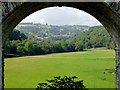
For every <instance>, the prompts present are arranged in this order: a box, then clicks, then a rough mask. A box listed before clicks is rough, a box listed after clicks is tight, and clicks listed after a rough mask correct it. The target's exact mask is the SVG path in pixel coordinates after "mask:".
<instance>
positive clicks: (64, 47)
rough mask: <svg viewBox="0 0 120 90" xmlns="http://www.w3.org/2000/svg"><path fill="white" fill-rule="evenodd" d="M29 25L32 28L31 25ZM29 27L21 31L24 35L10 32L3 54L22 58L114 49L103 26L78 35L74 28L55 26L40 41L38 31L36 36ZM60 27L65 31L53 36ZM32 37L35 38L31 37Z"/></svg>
mask: <svg viewBox="0 0 120 90" xmlns="http://www.w3.org/2000/svg"><path fill="white" fill-rule="evenodd" d="M31 25H32V26H33V24H31ZM36 26H37V25H35V27H36ZM41 26H42V25H41ZM43 26H44V27H45V28H48V27H49V28H53V26H49V25H43ZM43 26H42V27H40V26H39V24H38V27H39V28H42V30H41V32H43V29H45V28H43ZM30 27H31V26H29V28H28V30H26V29H23V30H25V31H24V33H26V34H24V33H22V30H20V31H21V32H20V31H18V30H14V31H13V32H12V34H11V35H10V37H9V39H8V41H7V42H6V45H5V53H7V54H17V55H20V56H23V55H40V54H48V53H58V52H74V51H83V50H84V49H85V48H87V49H89V48H97V47H106V48H107V49H113V48H114V44H113V41H112V39H111V37H110V36H109V34H108V32H107V31H106V30H105V28H104V27H103V26H94V27H90V28H89V29H88V30H83V31H82V32H80V33H78V32H77V31H76V29H75V28H74V29H72V30H71V29H70V30H69V28H68V27H67V26H55V27H57V28H54V30H52V29H49V32H52V33H51V35H49V34H47V35H48V36H47V37H42V39H41V38H39V35H40V33H41V32H40V30H38V33H39V34H37V30H36V29H35V28H33V27H32V28H30ZM61 27H64V28H65V30H64V29H62V30H63V31H62V32H59V34H60V35H61V36H60V37H59V34H56V35H55V30H56V31H57V32H58V31H59V29H60V28H61ZM69 27H70V26H69ZM75 27H76V26H75ZM36 28H37V27H36ZM58 28H59V29H58ZM71 28H73V26H71ZM76 28H77V27H76ZM32 29H33V30H32ZM66 29H67V30H66ZM34 30H35V32H34ZM74 30H75V32H76V33H74V34H70V32H71V33H73V32H74ZM67 31H69V32H67ZM45 32H46V29H45ZM63 32H66V33H63ZM68 33H69V34H68ZM42 34H43V33H42ZM33 35H36V36H34V37H33ZM64 35H71V36H70V37H69V38H66V37H64ZM50 36H53V37H54V36H56V37H57V38H54V39H50V38H49V37H50ZM43 38H46V39H43ZM58 38H60V39H58ZM63 38H64V39H63Z"/></svg>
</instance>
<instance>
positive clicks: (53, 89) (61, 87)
mask: <svg viewBox="0 0 120 90" xmlns="http://www.w3.org/2000/svg"><path fill="white" fill-rule="evenodd" d="M76 78H77V77H76V76H72V77H70V76H64V77H61V76H57V77H54V79H52V80H47V82H49V83H50V84H48V83H39V84H38V86H37V88H36V89H37V90H41V89H44V90H45V89H47V90H76V89H78V90H88V89H87V88H86V87H85V86H84V85H83V80H81V81H75V80H74V79H76Z"/></svg>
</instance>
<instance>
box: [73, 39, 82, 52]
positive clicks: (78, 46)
mask: <svg viewBox="0 0 120 90" xmlns="http://www.w3.org/2000/svg"><path fill="white" fill-rule="evenodd" d="M75 46H76V47H75V50H77V51H83V48H84V44H83V42H82V41H78V42H76V43H75Z"/></svg>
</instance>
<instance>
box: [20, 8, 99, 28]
mask: <svg viewBox="0 0 120 90" xmlns="http://www.w3.org/2000/svg"><path fill="white" fill-rule="evenodd" d="M21 22H22V23H23V22H33V23H41V24H49V25H88V26H97V25H101V23H100V22H99V21H98V20H97V19H95V18H94V17H93V16H91V15H90V14H88V13H86V12H84V11H82V10H78V9H75V8H70V7H50V8H45V9H42V10H39V11H37V12H35V13H33V14H31V15H29V16H28V17H26V18H25V19H24V20H22V21H21Z"/></svg>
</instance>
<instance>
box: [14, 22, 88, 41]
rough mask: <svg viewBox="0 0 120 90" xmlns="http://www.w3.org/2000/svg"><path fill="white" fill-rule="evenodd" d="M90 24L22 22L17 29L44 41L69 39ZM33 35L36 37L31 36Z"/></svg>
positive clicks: (35, 39) (36, 39)
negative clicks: (61, 24) (62, 24)
mask: <svg viewBox="0 0 120 90" xmlns="http://www.w3.org/2000/svg"><path fill="white" fill-rule="evenodd" d="M88 28H89V27H88V26H84V25H64V26H57V25H47V24H46V25H42V24H39V23H38V24H32V23H20V24H19V25H18V26H17V27H16V29H19V31H20V32H23V33H25V34H27V35H29V39H30V40H31V39H32V40H34V41H38V40H39V41H42V39H47V40H54V41H57V40H67V39H69V38H71V36H72V35H76V34H78V33H80V32H82V31H84V30H86V29H88ZM31 37H34V39H33V38H31Z"/></svg>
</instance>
